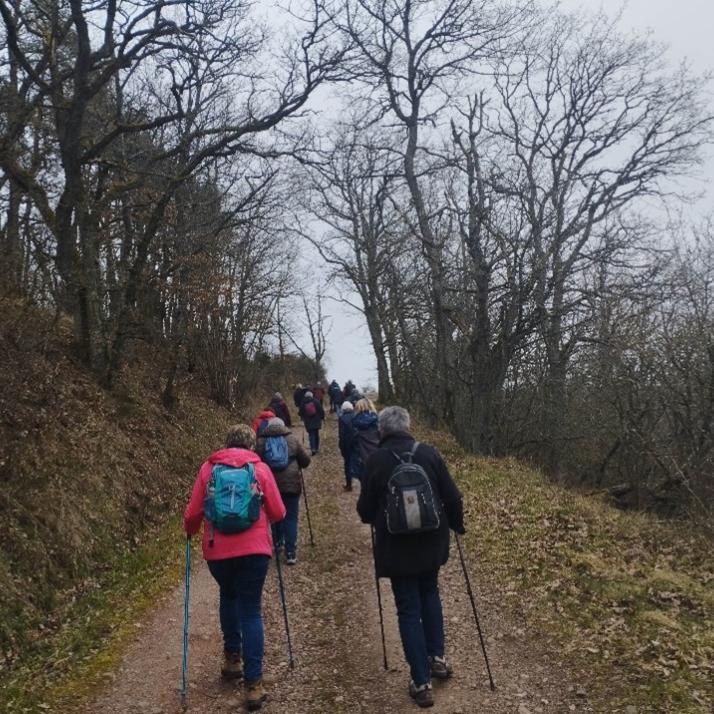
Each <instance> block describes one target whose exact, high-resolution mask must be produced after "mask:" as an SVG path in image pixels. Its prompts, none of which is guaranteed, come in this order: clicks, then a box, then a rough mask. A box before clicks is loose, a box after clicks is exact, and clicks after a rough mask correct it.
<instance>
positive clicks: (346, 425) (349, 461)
mask: <svg viewBox="0 0 714 714" xmlns="http://www.w3.org/2000/svg"><path fill="white" fill-rule="evenodd" d="M354 417H355V412H354V407H353V406H352V402H345V403H344V405H343V407H342V414H340V417H339V420H338V422H337V425H338V430H339V445H340V453H341V454H342V459H343V461H344V464H345V491H351V490H352V479H353V478H359V476H360V462H359V452H358V447H357V433H356V432H355V428H354V426H353V424H352V420H353V419H354Z"/></svg>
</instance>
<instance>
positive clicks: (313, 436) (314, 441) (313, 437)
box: [307, 429, 320, 454]
mask: <svg viewBox="0 0 714 714" xmlns="http://www.w3.org/2000/svg"><path fill="white" fill-rule="evenodd" d="M307 438H308V439H309V440H310V451H312V452H313V454H314V453H316V452H318V451H319V450H320V430H319V429H308V430H307Z"/></svg>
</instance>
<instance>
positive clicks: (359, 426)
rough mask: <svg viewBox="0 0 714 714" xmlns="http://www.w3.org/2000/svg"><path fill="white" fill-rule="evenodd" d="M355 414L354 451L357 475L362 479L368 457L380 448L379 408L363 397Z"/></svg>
mask: <svg viewBox="0 0 714 714" xmlns="http://www.w3.org/2000/svg"><path fill="white" fill-rule="evenodd" d="M354 409H355V416H354V419H353V420H352V428H353V429H354V433H355V438H354V441H353V446H352V451H353V454H354V458H355V460H356V474H355V475H356V476H357V478H359V479H360V481H361V480H362V476H363V475H364V465H365V464H366V463H367V459H368V458H369V457H370V456H371V455H372V454H373V453H374V452H375V451H376V450H377V449H378V448H379V428H378V425H377V409H376V408H375V406H374V404H372V402H371V401H370V400H369V399H367V398H365V397H362V398H361V399H359V400H358V402H357V403H356V404H355V408H354Z"/></svg>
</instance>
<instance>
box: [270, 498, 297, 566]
mask: <svg viewBox="0 0 714 714" xmlns="http://www.w3.org/2000/svg"><path fill="white" fill-rule="evenodd" d="M280 495H281V496H282V499H283V503H284V504H285V510H286V511H287V512H286V514H285V518H283V520H282V521H278V522H277V523H274V524H273V542H274V543H275V544H276V545H280V544H281V543H282V544H283V545H284V546H285V555H286V556H291V555H296V554H297V538H298V515H299V512H300V494H299V493H281V494H280Z"/></svg>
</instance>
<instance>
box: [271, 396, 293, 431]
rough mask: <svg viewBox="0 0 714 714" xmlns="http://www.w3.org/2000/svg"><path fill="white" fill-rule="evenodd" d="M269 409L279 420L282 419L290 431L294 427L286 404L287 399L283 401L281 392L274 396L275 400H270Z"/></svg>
mask: <svg viewBox="0 0 714 714" xmlns="http://www.w3.org/2000/svg"><path fill="white" fill-rule="evenodd" d="M268 409H269V410H270V411H272V412H273V413H274V414H275V416H276V417H278V419H282V420H283V422H285V426H287V427H288V429H289V428H290V427H291V426H292V420H291V419H290V410H289V409H288V405H287V404H286V403H285V399H283V395H282V394H281V393H280V392H275V394H273V398H272V399H271V400H270V404H268Z"/></svg>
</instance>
